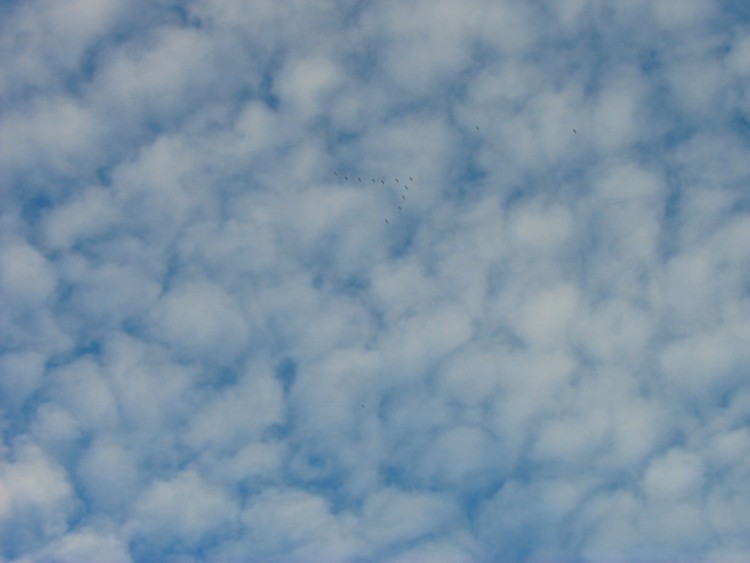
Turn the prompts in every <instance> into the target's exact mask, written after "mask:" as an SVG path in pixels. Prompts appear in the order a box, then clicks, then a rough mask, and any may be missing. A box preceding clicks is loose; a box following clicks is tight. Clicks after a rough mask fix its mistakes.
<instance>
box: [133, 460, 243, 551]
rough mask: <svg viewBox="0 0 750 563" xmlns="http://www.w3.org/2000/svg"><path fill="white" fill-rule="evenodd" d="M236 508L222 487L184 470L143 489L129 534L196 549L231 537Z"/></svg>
mask: <svg viewBox="0 0 750 563" xmlns="http://www.w3.org/2000/svg"><path fill="white" fill-rule="evenodd" d="M236 518H237V506H236V503H235V502H234V501H233V499H232V498H231V497H230V496H229V494H228V493H227V492H226V491H224V490H223V489H222V488H221V487H219V486H216V485H214V484H211V483H207V482H206V481H205V480H203V479H202V478H201V477H200V476H199V475H197V474H196V473H195V472H194V471H192V470H189V469H188V470H185V471H183V472H181V473H178V474H176V475H174V476H173V477H171V478H169V479H166V480H158V481H156V482H154V483H153V484H151V485H150V486H149V487H148V488H146V489H145V490H144V491H143V492H142V493H141V494H140V496H139V498H138V499H137V500H136V502H135V509H134V514H133V519H132V520H131V521H130V522H129V523H128V525H127V531H128V535H130V536H131V537H132V538H134V539H140V538H143V540H145V541H147V542H152V543H154V544H156V545H169V544H171V543H172V542H179V543H180V544H182V545H187V546H195V545H199V544H201V543H205V542H207V541H210V537H211V536H214V535H218V536H220V537H221V536H224V537H225V536H227V535H230V534H231V532H232V529H233V527H234V523H235V520H236Z"/></svg>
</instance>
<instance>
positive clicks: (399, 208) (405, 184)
mask: <svg viewBox="0 0 750 563" xmlns="http://www.w3.org/2000/svg"><path fill="white" fill-rule="evenodd" d="M333 174H334V175H335V176H337V177H339V178H342V177H343V178H344V181H345V182H348V181H349V176H348V175H346V174H344V175H340V174H339V173H338V172H334V173H333ZM351 180H352V182H353V181H354V176H352V178H351ZM394 180H395V183H396V184H398V185H399V186H402V187H403V188H404V190H405V191H409V184H408V183H407V182H406V180H404V183H401V182H399V180H398V178H394ZM366 181H367V178H365V182H366ZM370 181H371V182H372V183H373V184H377V183H378V182H377V180H375V178H370ZM357 182H359V183H360V184H361V183H362V177H361V176H357ZM409 182H411V183H412V184H414V178H412V177H411V176H409ZM380 183H381V184H383V185H385V178H381V179H380ZM412 187H413V186H412ZM401 199H402V200H403V201H406V194H405V193H402V194H401ZM396 207H398V210H399V211H403V208H402V207H401V205H397V206H396ZM385 222H386V224H388V225H390V223H391V222H390V221H389V219H388V217H386V218H385Z"/></svg>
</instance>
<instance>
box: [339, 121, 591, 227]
mask: <svg viewBox="0 0 750 563" xmlns="http://www.w3.org/2000/svg"><path fill="white" fill-rule="evenodd" d="M475 127H476V129H477V131H479V125H475ZM573 133H574V134H576V135H577V134H578V131H576V130H575V129H573ZM334 175H336V176H337V177H339V178H341V177H342V175H339V173H338V172H334ZM343 178H344V181H346V182H348V181H349V176H348V175H343ZM365 180H366V179H365ZM394 180H395V181H396V184H399V185H400V186H403V188H404V190H406V191H408V190H409V186H408V184H407V183H406V182H404V183H403V184H401V183H400V182H399V181H398V178H394ZM352 181H354V176H352ZM357 181H358V182H359V183H360V184H361V183H362V177H361V176H357ZM370 181H371V182H372V183H373V184H377V181H376V180H375V178H370ZM409 181H410V182H412V184H413V183H414V178H412V177H411V176H409ZM380 183H381V184H383V185H385V178H381V179H380ZM401 199H402V200H404V201H406V195H405V194H403V193H402V194H401ZM397 207H398V210H399V211H402V210H403V209H402V207H401V206H400V205H398V206H397ZM385 222H386V224H390V221H389V220H388V217H386V218H385Z"/></svg>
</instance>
